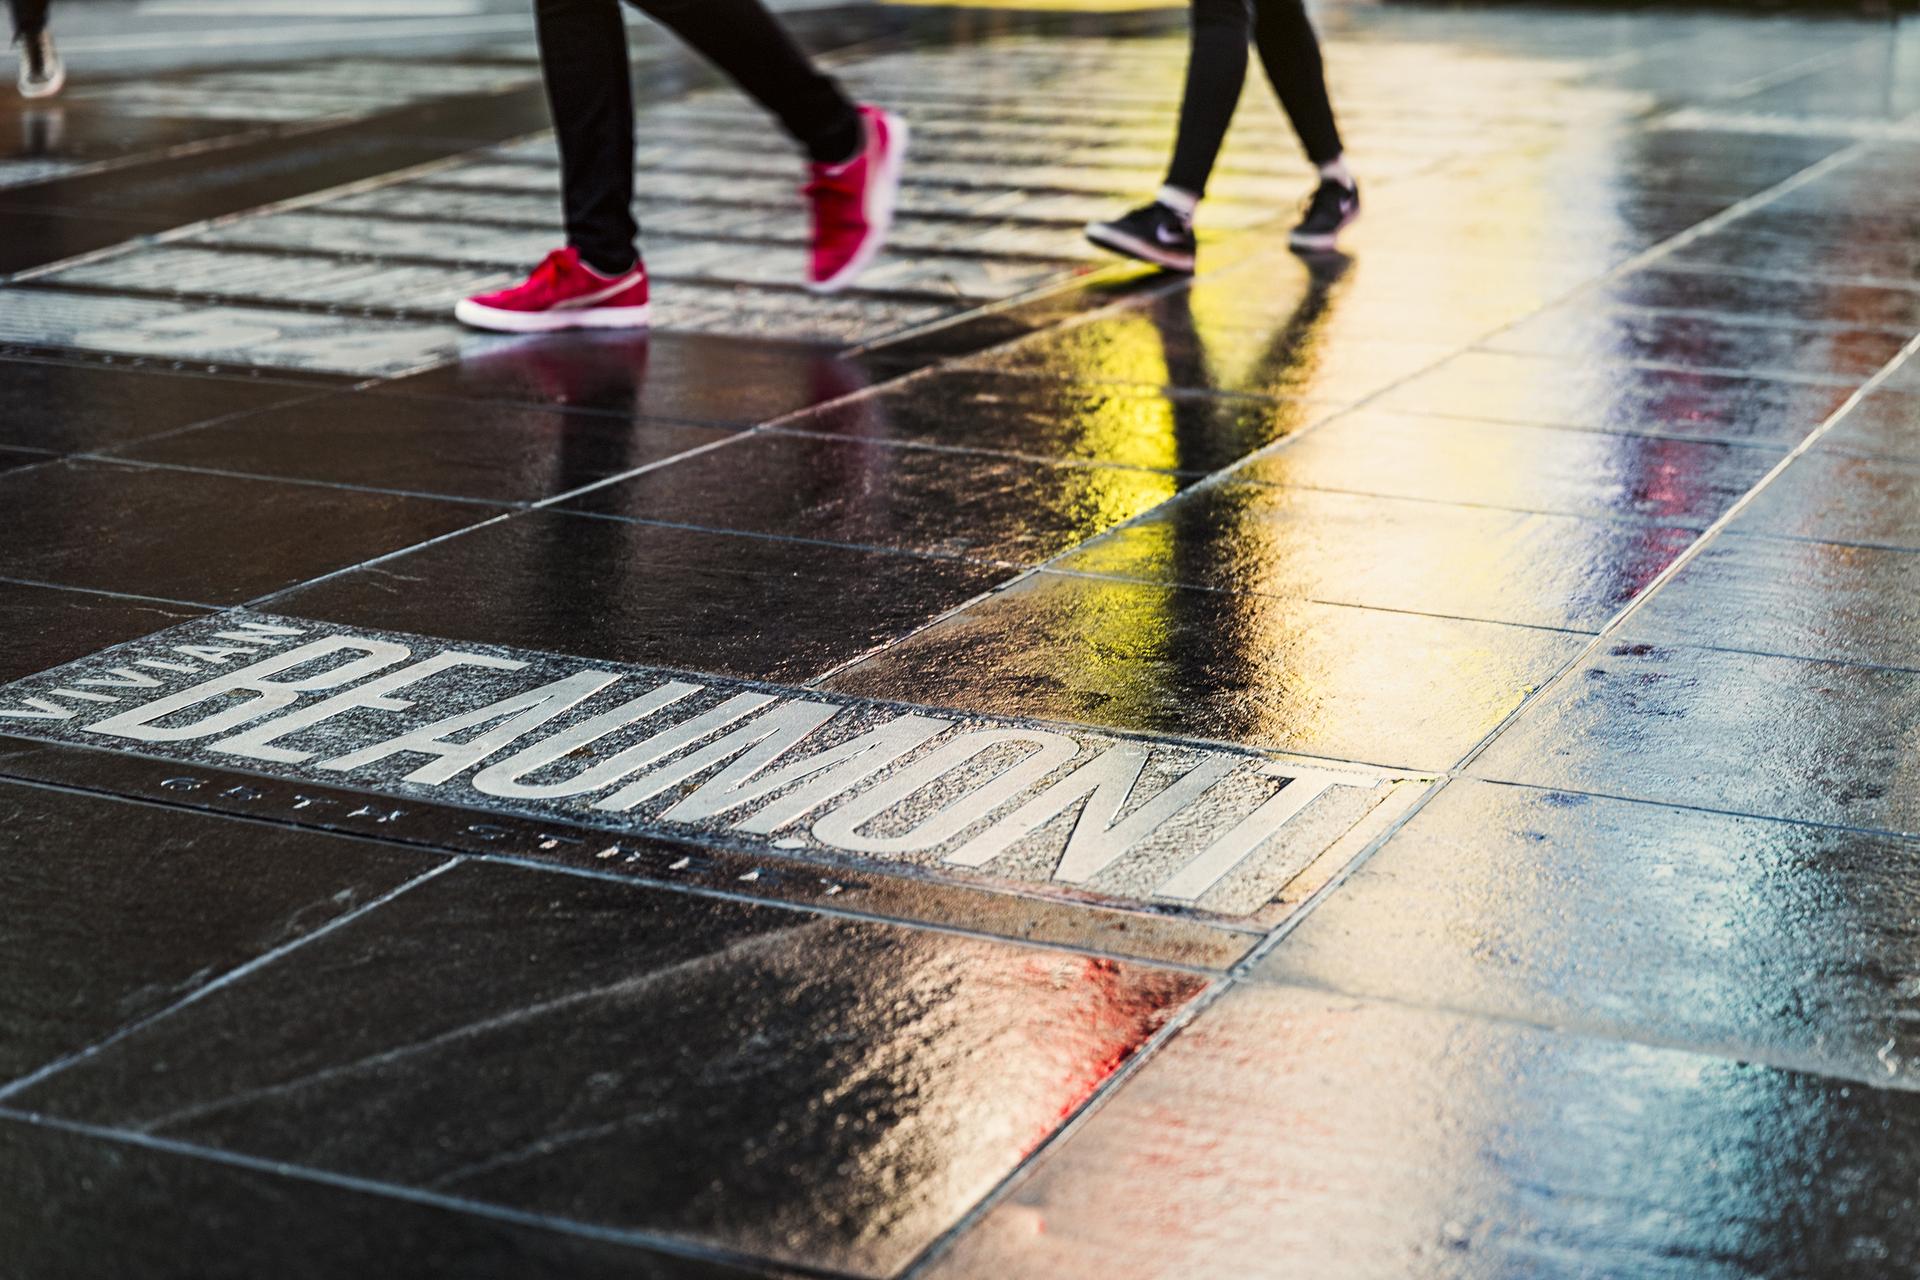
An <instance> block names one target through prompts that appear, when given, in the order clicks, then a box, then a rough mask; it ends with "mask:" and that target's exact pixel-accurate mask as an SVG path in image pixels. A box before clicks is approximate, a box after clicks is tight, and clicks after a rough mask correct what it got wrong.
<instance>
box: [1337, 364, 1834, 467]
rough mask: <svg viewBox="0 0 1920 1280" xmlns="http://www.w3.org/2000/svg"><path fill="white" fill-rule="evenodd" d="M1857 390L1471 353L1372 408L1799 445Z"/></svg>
mask: <svg viewBox="0 0 1920 1280" xmlns="http://www.w3.org/2000/svg"><path fill="white" fill-rule="evenodd" d="M1852 390H1853V388H1852V387H1851V386H1837V385H1836V386H1822V385H1815V384H1809V383H1802V382H1788V381H1780V380H1774V379H1767V378H1743V377H1730V376H1724V375H1721V374H1712V373H1695V372H1689V371H1686V370H1679V369H1654V368H1645V367H1641V366H1637V365H1631V364H1607V363H1602V362H1598V361H1594V360H1586V359H1571V358H1567V357H1553V356H1529V355H1510V354H1501V353H1497V352H1491V351H1472V352H1468V353H1467V354H1465V355H1461V356H1456V357H1455V358H1454V359H1452V360H1449V361H1447V362H1446V363H1445V364H1443V365H1441V366H1440V367H1439V368H1438V369H1435V370H1434V371H1433V372H1431V373H1427V374H1423V375H1421V376H1420V377H1417V378H1414V379H1412V380H1411V381H1408V382H1405V383H1403V384H1401V385H1400V386H1397V387H1395V388H1393V389H1392V390H1391V391H1389V392H1387V393H1386V394H1385V395H1383V396H1381V397H1380V398H1379V399H1378V400H1376V401H1374V402H1373V405H1372V406H1371V407H1373V408H1378V409H1393V410H1399V411H1402V412H1407V413H1428V414H1436V415H1444V416H1447V417H1456V418H1479V419H1485V420H1493V421H1501V422H1521V423H1537V424H1540V425H1543V426H1556V427H1575V428H1580V429H1583V430H1591V431H1644V432H1653V433H1657V434H1662V435H1677V436H1686V437H1689V438H1700V439H1712V440H1730V441H1736V442H1746V443H1752V444H1773V445H1780V446H1792V445H1796V444H1798V443H1800V441H1801V440H1803V439H1805V438H1806V437H1807V436H1808V435H1810V434H1811V433H1812V432H1813V430H1814V428H1816V427H1818V426H1819V425H1820V424H1821V423H1822V422H1823V421H1825V420H1826V418H1827V415H1829V414H1830V413H1832V412H1833V411H1834V410H1835V409H1837V408H1839V407H1840V406H1841V405H1842V404H1843V403H1845V401H1846V399H1847V396H1848V395H1849V394H1851V392H1852Z"/></svg>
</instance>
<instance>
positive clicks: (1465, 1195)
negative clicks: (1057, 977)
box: [932, 988, 1920, 1280]
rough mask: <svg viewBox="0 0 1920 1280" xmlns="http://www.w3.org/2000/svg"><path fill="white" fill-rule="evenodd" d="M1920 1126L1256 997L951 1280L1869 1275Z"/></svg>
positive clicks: (1220, 1008)
mask: <svg viewBox="0 0 1920 1280" xmlns="http://www.w3.org/2000/svg"><path fill="white" fill-rule="evenodd" d="M1916 1127H1920V1103H1917V1102H1916V1100H1915V1099H1914V1098H1913V1097H1912V1096H1910V1095H1909V1094H1906V1093H1903V1092H1895V1091H1888V1090H1877V1089H1868V1088H1862V1087H1861V1086H1859V1085H1856V1084H1849V1083H1847V1082H1843V1081H1837V1080H1832V1079H1828V1078H1824V1077H1821V1076H1819V1075H1813V1074H1803V1073H1799V1072H1793V1071H1780V1070H1775V1069H1772V1068H1769V1067H1764V1066H1759V1065H1755V1064H1752V1063H1740V1062H1734V1061H1730V1060H1727V1059H1724V1058H1712V1057H1705V1056H1699V1055H1694V1054H1689V1053H1683V1052H1677V1051H1675V1050H1672V1049H1658V1048H1648V1047H1644V1046H1641V1045H1635V1044H1630V1043H1621V1042H1619V1041H1608V1040H1601V1039H1588V1038H1585V1037H1582V1036H1579V1035H1574V1034H1568V1033H1565V1032H1558V1033H1556V1032H1550V1031H1543V1030H1537V1029H1534V1028H1531V1027H1521V1026H1514V1025H1511V1024H1502V1023H1497V1022H1482V1021H1477V1020H1475V1019H1472V1018H1464V1017H1459V1016H1455V1015H1450V1014H1446V1013H1436V1012H1428V1011H1425V1010H1410V1009H1405V1008H1401V1007H1396V1006H1391V1005H1384V1004H1373V1003H1368V1002H1365V1001H1360V1000H1354V999H1350V998H1346V997H1342V996H1337V995H1328V994H1323V993H1320V992H1313V991H1301V990H1296V989H1286V988H1281V989H1270V990H1262V989H1258V988H1254V989H1243V990H1240V991H1237V992H1235V993H1233V994H1232V995H1230V996H1229V997H1227V999H1226V1000H1224V1001H1222V1002H1221V1003H1220V1004H1218V1005H1216V1006H1215V1007H1214V1008H1213V1009H1211V1010H1209V1011H1208V1012H1207V1013H1206V1014H1205V1015H1204V1017H1203V1018H1202V1019H1201V1020H1200V1022H1199V1023H1198V1024H1196V1025H1195V1026H1194V1027H1193V1028H1192V1029H1191V1030H1190V1031H1189V1032H1188V1033H1187V1034H1186V1035H1184V1036H1182V1037H1181V1038H1180V1039H1179V1040H1177V1041H1176V1042H1174V1043H1173V1044H1172V1045H1170V1046H1169V1047H1168V1049H1167V1050H1166V1051H1165V1052H1164V1053H1163V1054H1162V1055H1161V1056H1160V1057H1159V1058H1158V1059H1157V1060H1156V1061H1154V1062H1151V1063H1149V1064H1148V1066H1147V1068H1146V1069H1145V1070H1143V1071H1142V1072H1141V1074H1140V1075H1139V1076H1138V1077H1137V1078H1136V1079H1135V1080H1134V1081H1133V1082H1132V1083H1131V1084H1130V1085H1129V1087H1128V1088H1127V1089H1126V1090H1125V1091H1123V1092H1122V1093H1121V1094H1120V1095H1118V1096H1117V1097H1116V1098H1115V1100H1114V1102H1113V1104H1112V1105H1110V1106H1108V1107H1106V1108H1103V1109H1102V1110H1101V1112H1100V1113H1099V1114H1098V1115H1097V1116H1095V1117H1094V1119H1093V1121H1092V1122H1091V1123H1090V1124H1088V1125H1087V1126H1085V1127H1084V1128H1082V1129H1081V1130H1079V1131H1078V1132H1077V1133H1075V1134H1074V1135H1073V1136H1072V1138H1071V1139H1069V1141H1068V1142H1066V1143H1065V1144H1064V1145H1062V1146H1061V1147H1059V1148H1057V1149H1055V1150H1054V1151H1052V1152H1050V1153H1048V1155H1047V1156H1046V1157H1045V1158H1044V1159H1043V1160H1042V1161H1041V1162H1040V1163H1039V1165H1038V1167H1037V1168H1036V1169H1035V1171H1034V1173H1033V1174H1032V1176H1031V1177H1029V1178H1028V1179H1027V1180H1026V1181H1025V1182H1024V1183H1022V1184H1021V1185H1019V1186H1017V1187H1016V1188H1014V1190H1013V1192H1012V1194H1011V1195H1009V1196H1008V1197H1007V1198H1006V1199H1005V1200H1003V1201H1001V1202H1000V1203H999V1204H998V1205H997V1206H996V1207H995V1208H994V1209H993V1211H992V1212H991V1213H990V1214H989V1215H988V1217H987V1219H986V1221H985V1222H983V1223H981V1224H980V1226H979V1227H978V1228H977V1229H976V1230H975V1231H973V1232H972V1233H970V1234H969V1236H967V1237H966V1238H965V1239H963V1240H962V1241H961V1242H960V1244H959V1245H958V1246H957V1248H956V1249H955V1250H954V1252H953V1253H951V1254H950V1255H948V1256H947V1257H946V1258H945V1259H944V1260H943V1262H942V1263H941V1264H940V1265H938V1266H936V1267H935V1268H934V1270H933V1272H932V1274H934V1275H936V1276H940V1277H943V1278H952V1277H968V1278H969V1280H971V1278H973V1277H982V1278H984V1277H993V1276H1005V1275H1044V1274H1069V1275H1076V1276H1081V1275H1084V1276H1093V1275H1101V1274H1117V1275H1127V1276H1141V1277H1166V1278H1167V1280H1172V1278H1173V1277H1177V1276H1182V1275H1191V1274H1194V1273H1195V1272H1196V1271H1198V1270H1208V1269H1215V1268H1218V1269H1221V1270H1224V1271H1226V1272H1229V1273H1232V1274H1244V1275H1262V1274H1272V1273H1273V1271H1274V1268H1273V1266H1272V1263H1273V1260H1274V1259H1275V1258H1285V1259H1287V1265H1288V1266H1289V1267H1295V1266H1297V1267H1300V1268H1303V1269H1308V1270H1312V1271H1315V1272H1323V1273H1326V1274H1337V1275H1344V1276H1365V1277H1380V1278H1381V1280H1385V1277H1390V1276H1405V1275H1409V1274H1412V1275H1421V1276H1437V1277H1459V1278H1461V1280H1465V1278H1466V1277H1477V1276H1484V1275H1487V1274H1490V1273H1491V1274H1514V1273H1527V1274H1540V1275H1579V1274H1582V1273H1583V1272H1585V1273H1595V1272H1600V1273H1610V1274H1632V1275H1649V1276H1674V1277H1679V1276H1712V1277H1716V1278H1719V1277H1725V1278H1726V1280H1733V1277H1738V1276H1746V1275H1751V1274H1753V1273H1754V1272H1755V1271H1760V1272H1784V1273H1788V1274H1792V1273H1795V1272H1820V1273H1823V1274H1836V1275H1847V1276H1861V1277H1865V1276H1870V1275H1874V1274H1876V1273H1878V1272H1879V1271H1881V1270H1883V1269H1884V1268H1885V1267H1886V1266H1887V1265H1889V1262H1890V1260H1891V1259H1896V1258H1905V1257H1909V1256H1911V1254H1912V1252H1913V1250H1914V1249H1915V1248H1916V1247H1917V1246H1916V1241H1915V1240H1914V1238H1913V1236H1914V1231H1913V1218H1912V1210H1913V1204H1914V1196H1913V1192H1912V1190H1911V1182H1912V1178H1911V1176H1910V1172H1909V1170H1908V1169H1907V1167H1906V1165H1907V1162H1908V1161H1909V1159H1910V1156H1909V1155H1908V1151H1909V1150H1910V1145H1911V1144H1910V1139H1909V1138H1908V1136H1907V1135H1910V1134H1912V1133H1914V1131H1915V1129H1916ZM1169 1186H1178V1187H1180V1188H1181V1189H1182V1191H1183V1195H1182V1196H1181V1202H1180V1205H1179V1206H1178V1208H1177V1209H1175V1208H1171V1207H1169V1206H1168V1204H1167V1201H1166V1192H1167V1188H1168V1187H1169ZM1356 1188H1365V1193H1364V1194H1355V1189H1356Z"/></svg>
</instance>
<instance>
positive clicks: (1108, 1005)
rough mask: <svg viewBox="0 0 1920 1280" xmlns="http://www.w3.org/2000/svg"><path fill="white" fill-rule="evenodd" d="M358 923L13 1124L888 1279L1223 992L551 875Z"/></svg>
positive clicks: (46, 1087)
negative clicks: (34, 1117) (1163, 1030)
mask: <svg viewBox="0 0 1920 1280" xmlns="http://www.w3.org/2000/svg"><path fill="white" fill-rule="evenodd" d="M356 923H357V924H358V927H354V926H352V925H350V926H347V927H345V928H343V929H341V930H339V931H336V932H335V933H333V934H332V935H330V936H329V937H327V938H325V939H322V940H320V941H319V942H317V943H316V944H315V945H313V946H311V947H308V948H303V949H302V951H301V953H300V955H299V958H298V960H297V961H295V962H294V963H292V964H289V965H283V966H276V967H274V968H272V969H270V970H262V971H259V972H257V973H256V974H254V975H251V977H250V978H249V979H248V980H245V981H241V982H237V983H234V984H232V985H231V986H229V987H227V988H225V989H224V990H223V991H221V992H219V993H218V994H217V995H216V996H215V997H214V998H212V999H210V1000H208V1001H206V1002H203V1003H201V1004H200V1005H199V1006H197V1007H195V1008H194V1009H193V1010H191V1011H189V1012H186V1013H183V1014H181V1015H179V1016H176V1017H174V1018H171V1019H168V1020H167V1021H166V1022H165V1023H162V1024H156V1025H155V1026H154V1027H153V1028H151V1029H150V1030H147V1031H144V1032H140V1033H136V1034H135V1035H132V1036H129V1037H128V1038H126V1039H123V1040H122V1041H120V1042H119V1043H118V1044H116V1045H114V1046H112V1047H111V1048H110V1049H108V1050H106V1051H104V1052H102V1053H100V1054H96V1055H95V1056H94V1057H92V1058H91V1059H89V1060H88V1061H87V1062H85V1063H82V1064H78V1065H76V1066H75V1067H73V1068H70V1069H69V1070H67V1071H65V1072H63V1073H61V1075H60V1076H59V1077H57V1078H56V1079H52V1080H49V1081H48V1082H46V1083H45V1084H42V1085H39V1086H37V1087H34V1088H31V1089H28V1090H26V1091H25V1092H23V1093H21V1094H19V1095H16V1097H15V1099H14V1101H15V1102H16V1103H17V1104H18V1105H19V1106H21V1107H25V1108H31V1109H33V1110H36V1111H42V1112H48V1113H51V1114H54V1115H58V1116H63V1117H68V1118H72V1119H78V1120H84V1121H87V1122H89V1123H95V1124H99V1123H106V1124H111V1125H114V1126H116V1127H122V1128H128V1129H132V1130H134V1131H136V1132H140V1133H144V1134H148V1135H152V1136H154V1137H161V1138H167V1139H170V1140H176V1141H186V1142H192V1143H195V1144H198V1145H205V1146H212V1147H216V1148H220V1149H223V1150H229V1151H234V1152H237V1153H240V1154H244V1155H248V1156H253V1157H256V1158H264V1159H269V1160H289V1161H298V1162H299V1163H302V1164H305V1165H308V1166H312V1167H316V1168H319V1169H322V1170H326V1171H330V1172H334V1173H342V1174H349V1175H353V1176H356V1177H362V1178H371V1179H374V1180H377V1181H384V1182H390V1183H399V1184H402V1185H411V1186H419V1187H422V1188H425V1189H428V1190H431V1191H434V1192H436V1193H439V1194H443V1195H452V1196H458V1197H461V1198H462V1199H466V1200H474V1201H480V1202H482V1203H488V1204H497V1205H501V1206H505V1207H510V1208H514V1209H518V1210H522V1211H530V1212H536V1213H545V1214H557V1215H560V1216H563V1217H565V1218H568V1219H570V1220H572V1221H576V1222H584V1223H591V1224H595V1225H597V1226H600V1227H610V1228H615V1229H626V1230H632V1231H641V1232H647V1233H651V1234H658V1235H666V1236H671V1237H674V1238H677V1239H680V1240H683V1241H691V1242H698V1243H703V1244H708V1245H715V1246H719V1247H722V1248H726V1249H731V1250H738V1251H742V1252H751V1253H755V1254H759V1255H762V1256H771V1257H774V1258H776V1259H778V1258H787V1259H798V1258H806V1259H809V1260H813V1261H820V1262H830V1263H832V1264H833V1265H834V1266H835V1267H836V1268H839V1269H844V1270H850V1271H853V1272H855V1273H857V1274H862V1275H890V1274H893V1273H894V1272H895V1271H897V1270H898V1269H899V1267H900V1266H901V1265H902V1264H903V1263H904V1262H905V1261H907V1260H908V1259H909V1258H911V1256H912V1255H913V1254H914V1252H916V1251H917V1250H918V1249H920V1248H921V1247H923V1246H924V1245H925V1244H927V1243H928V1242H929V1241H930V1240H931V1238H932V1237H933V1236H934V1235H935V1234H937V1233H938V1232H940V1231H941V1230H943V1229H945V1228H946V1227H947V1226H949V1225H951V1223H952V1222H953V1221H954V1219H955V1218H956V1217H957V1216H958V1215H959V1214H960V1213H961V1212H963V1211H964V1210H965V1209H966V1208H967V1207H968V1206H970V1205H971V1204H972V1203H973V1202H974V1201H975V1200H976V1199H978V1198H979V1197H980V1196H981V1195H982V1194H984V1193H985V1192H986V1191H987V1190H988V1189H989V1188H990V1187H991V1186H992V1185H993V1183H994V1182H995V1181H997V1180H998V1179H999V1178H1000V1177H1001V1176H1003V1175H1004V1174H1005V1172H1006V1171H1007V1170H1008V1168H1009V1167H1010V1166H1011V1165H1012V1164H1013V1163H1014V1162H1016V1161H1017V1160H1018V1159H1019V1158H1020V1157H1021V1155H1023V1154H1024V1153H1025V1152H1026V1151H1028V1150H1031V1149H1032V1147H1033V1146H1034V1145H1036V1144H1037V1143H1038V1142H1039V1141H1040V1140H1041V1139H1042V1138H1044V1137H1045V1136H1046V1135H1047V1134H1048V1133H1049V1132H1050V1131H1051V1130H1052V1128H1053V1127H1054V1125H1055V1124H1056V1123H1058V1121H1059V1118H1060V1117H1061V1116H1062V1115H1063V1114H1066V1113H1067V1112H1069V1111H1071V1110H1072V1109H1073V1108H1074V1107H1076V1106H1077V1105H1078V1104H1079V1103H1080V1102H1081V1101H1083V1100H1084V1099H1085V1098H1086V1097H1087V1096H1088V1095H1089V1094H1090V1093H1091V1091H1092V1090H1093V1089H1094V1088H1096V1087H1097V1086H1098V1085H1099V1084H1100V1083H1101V1081H1102V1080H1103V1079H1104V1078H1105V1076H1106V1075H1107V1074H1108V1073H1109V1072H1111V1071H1112V1070H1113V1069H1114V1068H1115V1067H1116V1066H1118V1065H1119V1064H1120V1063H1121V1062H1123V1061H1124V1060H1125V1059H1126V1058H1127V1057H1129V1056H1130V1055H1131V1054H1132V1053H1133V1052H1134V1051H1135V1050H1136V1049H1138V1047H1139V1046H1140V1044H1141V1043H1142V1042H1143V1041H1144V1040H1145V1039H1146V1038H1147V1037H1148V1036H1150V1035H1151V1034H1152V1033H1153V1032H1154V1031H1155V1030H1156V1029H1157V1028H1158V1027H1159V1026H1160V1025H1162V1024H1163V1023H1164V1021H1165V1020H1166V1019H1167V1018H1168V1017H1169V1016H1170V1015H1172V1014H1173V1013H1174V1012H1175V1011H1176V1010H1177V1009H1178V1008H1179V1007H1180V1006H1181V1005H1182V1004H1183V1003H1184V1002H1185V1001H1186V1000H1188V999H1190V998H1191V997H1192V996H1193V995H1195V994H1197V992H1198V991H1199V989H1200V988H1201V986H1202V985H1203V983H1202V980H1201V979H1199V978H1197V977H1195V976H1193V975H1190V974H1184V973H1175V972H1169V971H1156V970H1152V969H1145V968H1141V967H1138V966H1131V965H1116V964H1113V963H1112V962H1110V961H1106V962H1103V961H1097V960H1092V959H1089V958H1086V957H1082V956H1076V955H1072V954H1069V953H1061V952H1046V951H1034V950H1029V949H1025V948H1018V947H1013V946H1009V945H1006V944H1001V943H987V942H981V941H977V940H972V939H965V938H958V937H953V936H950V935H944V934H937V933H926V932H916V931H913V930H908V929H905V928H902V927H899V926H893V925H884V924H874V923H863V922H857V921H849V920H843V919H835V918H831V917H822V916H816V915H810V914H805V913H797V912H791V911H784V910H777V909H773V908H763V907H751V906H746V905H743V904H737V903H725V902H716V901H709V902H704V903H699V904H695V903H690V902H688V901H686V900H684V899H681V898H678V897H676V896H674V895H667V894H662V893H659V892H657V891H650V890H644V889H638V888H634V887H631V886H627V885H619V884H609V883H604V882H598V881H593V880H583V879H571V880H561V881H556V880H555V879H554V878H553V877H550V876H546V875H542V874H540V873H539V872H535V871H530V870H527V869H523V868H507V867H485V868H483V867H464V868H456V869H455V870H453V871H451V872H449V873H447V874H446V875H443V876H440V877H437V878H436V879H434V880H432V881H430V882H428V883H427V884H424V885H422V886H420V887H418V888H417V889H415V890H413V891H411V892H409V893H407V894H404V895H402V896H401V897H400V898H398V899H396V900H395V902H394V903H393V904H392V906H391V908H390V909H389V910H387V911H386V912H384V913H383V915H382V917H381V918H379V919H378V920H377V921H376V920H375V919H373V918H369V919H368V920H366V921H365V922H356ZM740 1026H752V1027H754V1028H755V1033H754V1035H753V1036H752V1037H751V1039H746V1040H743V1039H741V1038H740V1037H738V1036H737V1035H736V1033H735V1029H736V1028H737V1027H740ZM476 1061H481V1062H486V1063H488V1064H490V1065H489V1067H488V1069H487V1070H486V1071H485V1072H484V1073H481V1074H477V1075H476V1074H474V1073H471V1072H469V1071H467V1070H466V1067H467V1065H469V1064H472V1063H474V1062H476ZM449 1073H454V1074H459V1075H461V1076H463V1078H464V1079H465V1081H466V1083H465V1085H464V1086H463V1087H462V1088H461V1089H460V1090H458V1091H449V1090H448V1089H447V1088H446V1087H445V1081H446V1079H447V1077H448V1075H449ZM322 1116H324V1117H326V1118H327V1119H326V1122H325V1125H324V1129H325V1134H326V1136H324V1137H318V1139H317V1140H316V1134H315V1133H314V1132H313V1125H314V1123H315V1121H316V1120H318V1119H319V1118H320V1117H322ZM717 1120H718V1121H720V1123H716V1121H717ZM742 1139H744V1141H743V1140H742Z"/></svg>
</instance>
